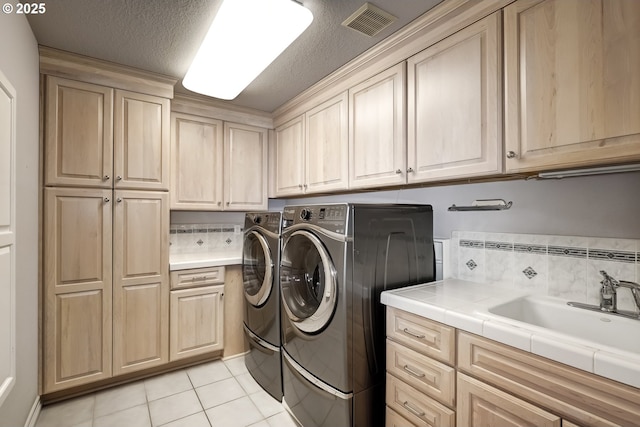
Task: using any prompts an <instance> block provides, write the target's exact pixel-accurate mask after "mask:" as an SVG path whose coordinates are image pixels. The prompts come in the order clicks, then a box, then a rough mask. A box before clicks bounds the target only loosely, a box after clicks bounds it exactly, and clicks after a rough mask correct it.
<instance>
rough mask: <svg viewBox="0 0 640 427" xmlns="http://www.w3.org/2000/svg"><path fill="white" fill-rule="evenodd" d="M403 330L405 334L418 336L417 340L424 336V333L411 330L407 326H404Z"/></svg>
mask: <svg viewBox="0 0 640 427" xmlns="http://www.w3.org/2000/svg"><path fill="white" fill-rule="evenodd" d="M403 331H404V333H405V334H408V335H411V336H412V337H415V338H418V339H419V340H421V339H423V338H424V335H421V334H417V333H415V332H411V331H410V330H409V329H408V328H404V329H403Z"/></svg>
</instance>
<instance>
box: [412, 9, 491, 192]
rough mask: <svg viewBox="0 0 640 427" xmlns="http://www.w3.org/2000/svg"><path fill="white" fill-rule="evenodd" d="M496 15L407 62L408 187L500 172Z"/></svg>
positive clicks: (465, 29)
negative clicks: (416, 183)
mask: <svg viewBox="0 0 640 427" xmlns="http://www.w3.org/2000/svg"><path fill="white" fill-rule="evenodd" d="M501 35H502V31H501V14H500V12H496V13H494V14H492V15H489V16H488V17H486V18H484V19H482V20H480V21H478V22H476V23H475V24H473V25H471V26H469V27H466V28H464V29H463V30H461V31H459V32H457V33H455V34H453V35H452V36H449V37H447V38H446V39H444V40H442V41H440V42H438V43H436V44H435V45H433V46H431V47H429V48H428V49H426V50H424V51H422V52H420V53H419V54H417V55H415V56H413V57H411V58H409V59H408V61H407V80H408V85H407V102H408V119H407V125H408V126H407V127H408V129H407V132H408V143H407V165H408V171H407V182H408V183H413V182H425V181H437V180H442V179H448V178H462V177H472V176H482V175H488V174H498V173H500V172H502V163H503V162H502V97H501V88H502V84H501V78H502V73H501V69H502V61H501V58H502V55H501V50H502V44H501Z"/></svg>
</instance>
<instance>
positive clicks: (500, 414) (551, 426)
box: [457, 373, 561, 427]
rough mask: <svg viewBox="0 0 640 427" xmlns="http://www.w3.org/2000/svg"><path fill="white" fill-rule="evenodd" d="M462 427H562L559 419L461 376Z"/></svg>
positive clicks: (458, 423)
mask: <svg viewBox="0 0 640 427" xmlns="http://www.w3.org/2000/svg"><path fill="white" fill-rule="evenodd" d="M457 400H458V411H457V418H458V422H457V425H458V426H460V427H510V426H513V427H520V426H536V427H560V426H561V420H560V418H559V417H557V416H555V415H553V414H551V413H549V412H547V411H544V410H542V409H540V408H538V407H536V406H533V405H531V404H529V403H527V402H525V401H524V400H520V399H518V398H517V397H514V396H512V395H510V394H507V393H505V392H503V391H501V390H498V389H496V388H493V387H491V386H489V385H487V384H485V383H483V382H481V381H478V380H476V379H474V378H471V377H469V376H466V375H464V374H462V373H458V398H457Z"/></svg>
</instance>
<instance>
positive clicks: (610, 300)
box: [600, 270, 640, 313]
mask: <svg viewBox="0 0 640 427" xmlns="http://www.w3.org/2000/svg"><path fill="white" fill-rule="evenodd" d="M600 274H601V275H602V277H603V279H602V281H601V282H600V284H601V285H602V287H601V288H600V310H602V311H606V312H610V313H618V292H617V290H618V288H627V289H629V290H631V295H633V300H634V301H635V303H636V309H638V310H640V285H639V284H637V283H635V282H629V281H627V280H616V279H614V278H613V277H611V276H609V275H608V274H607V272H606V271H604V270H600Z"/></svg>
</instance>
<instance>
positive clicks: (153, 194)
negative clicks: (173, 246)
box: [113, 191, 169, 375]
mask: <svg viewBox="0 0 640 427" xmlns="http://www.w3.org/2000/svg"><path fill="white" fill-rule="evenodd" d="M114 195H115V203H114V222H113V243H114V251H113V271H114V276H113V374H114V375H120V374H125V373H129V372H134V371H139V370H142V369H146V368H151V367H154V366H159V365H162V364H165V363H167V362H168V361H169V319H168V315H169V271H168V268H167V267H168V265H169V233H168V231H167V230H168V227H169V195H168V194H167V193H161V192H157V191H115V192H114Z"/></svg>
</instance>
